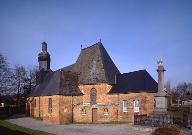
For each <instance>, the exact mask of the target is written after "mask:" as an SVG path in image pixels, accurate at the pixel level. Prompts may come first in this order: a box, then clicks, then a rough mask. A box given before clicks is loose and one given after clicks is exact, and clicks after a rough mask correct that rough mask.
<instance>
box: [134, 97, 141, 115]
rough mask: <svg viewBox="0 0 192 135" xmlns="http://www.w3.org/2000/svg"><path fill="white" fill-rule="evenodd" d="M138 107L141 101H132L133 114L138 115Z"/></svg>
mask: <svg viewBox="0 0 192 135" xmlns="http://www.w3.org/2000/svg"><path fill="white" fill-rule="evenodd" d="M140 105H141V100H139V99H136V100H135V101H134V112H135V113H138V112H139V107H140Z"/></svg>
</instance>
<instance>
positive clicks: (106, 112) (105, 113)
mask: <svg viewBox="0 0 192 135" xmlns="http://www.w3.org/2000/svg"><path fill="white" fill-rule="evenodd" d="M103 114H104V116H107V115H109V111H108V109H107V108H104V109H103Z"/></svg>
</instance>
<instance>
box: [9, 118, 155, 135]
mask: <svg viewBox="0 0 192 135" xmlns="http://www.w3.org/2000/svg"><path fill="white" fill-rule="evenodd" d="M7 121H9V122H11V123H14V124H17V125H20V126H23V127H26V128H31V129H37V130H41V131H46V132H49V133H54V134H57V135H93V134H94V135H125V134H126V135H150V134H151V132H150V131H138V130H137V128H135V127H134V128H132V127H133V125H129V124H69V125H57V124H50V123H46V122H43V121H40V120H35V119H32V118H28V117H22V118H12V119H9V120H7Z"/></svg>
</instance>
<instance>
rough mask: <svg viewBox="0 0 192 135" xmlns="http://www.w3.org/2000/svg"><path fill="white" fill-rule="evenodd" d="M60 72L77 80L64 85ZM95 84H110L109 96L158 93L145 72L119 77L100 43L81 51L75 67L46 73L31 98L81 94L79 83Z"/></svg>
mask: <svg viewBox="0 0 192 135" xmlns="http://www.w3.org/2000/svg"><path fill="white" fill-rule="evenodd" d="M63 72H68V73H69V72H70V73H72V74H71V75H73V73H74V74H75V75H76V76H77V75H78V77H77V78H76V79H71V80H70V81H69V80H67V82H66V83H65V81H66V80H65V79H66V77H64V78H65V79H63V78H62V77H61V76H62V75H63V74H62V73H63ZM66 75H67V76H68V75H70V74H66ZM64 83H65V84H64ZM98 83H107V84H111V85H113V87H112V89H111V91H110V92H109V93H129V92H141V91H145V92H157V82H156V81H155V80H154V79H153V78H152V77H151V76H150V75H149V73H148V72H147V71H146V70H140V71H135V72H130V73H125V74H121V73H120V72H119V70H118V68H117V67H116V66H115V64H114V62H113V61H112V59H111V58H110V56H109V54H108V53H107V51H106V50H105V48H104V46H103V45H102V43H101V42H98V43H96V44H94V45H92V46H90V47H87V48H84V49H82V50H81V53H80V55H79V57H78V59H77V61H76V62H75V64H72V65H69V66H67V67H64V68H61V69H60V70H57V71H54V72H53V71H49V72H47V73H46V75H45V78H44V81H43V82H42V83H41V84H39V85H37V87H36V88H35V89H34V90H33V91H32V94H31V96H46V95H57V94H62V95H66V96H67V95H74V96H75V95H82V93H81V91H80V90H79V88H78V85H79V84H98ZM61 85H62V86H61Z"/></svg>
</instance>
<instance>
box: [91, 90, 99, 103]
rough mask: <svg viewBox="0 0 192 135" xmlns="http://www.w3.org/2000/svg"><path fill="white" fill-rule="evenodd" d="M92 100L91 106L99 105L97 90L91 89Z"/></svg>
mask: <svg viewBox="0 0 192 135" xmlns="http://www.w3.org/2000/svg"><path fill="white" fill-rule="evenodd" d="M90 98H91V105H95V104H97V91H96V89H95V88H93V89H91V95H90Z"/></svg>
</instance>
